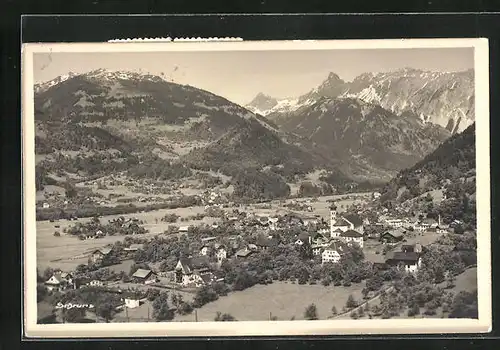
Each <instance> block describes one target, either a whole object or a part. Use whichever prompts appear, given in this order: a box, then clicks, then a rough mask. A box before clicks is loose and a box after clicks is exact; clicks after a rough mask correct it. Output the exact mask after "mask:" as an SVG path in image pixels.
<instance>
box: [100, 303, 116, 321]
mask: <svg viewBox="0 0 500 350" xmlns="http://www.w3.org/2000/svg"><path fill="white" fill-rule="evenodd" d="M115 312H116V309H115V306H114V305H113V303H111V302H110V301H107V300H105V301H103V302H101V303H99V304H98V305H97V306H96V313H97V315H98V316H100V317H102V318H104V320H105V321H106V323H109V321H111V320H112V319H113V317H114V315H115Z"/></svg>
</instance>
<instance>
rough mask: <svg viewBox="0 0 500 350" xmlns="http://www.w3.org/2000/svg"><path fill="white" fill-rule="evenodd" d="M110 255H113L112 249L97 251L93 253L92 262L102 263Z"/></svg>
mask: <svg viewBox="0 0 500 350" xmlns="http://www.w3.org/2000/svg"><path fill="white" fill-rule="evenodd" d="M109 253H111V248H101V249H96V250H94V252H93V253H92V255H91V257H90V260H91V261H92V262H93V263H94V264H98V263H100V262H101V261H102V260H103V259H104V258H105V257H106V256H107V255H108V254H109Z"/></svg>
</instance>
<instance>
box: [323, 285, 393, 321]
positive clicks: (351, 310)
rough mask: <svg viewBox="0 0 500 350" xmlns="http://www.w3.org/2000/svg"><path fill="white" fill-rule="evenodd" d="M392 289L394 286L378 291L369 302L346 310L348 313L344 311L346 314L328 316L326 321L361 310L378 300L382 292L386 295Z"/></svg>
mask: <svg viewBox="0 0 500 350" xmlns="http://www.w3.org/2000/svg"><path fill="white" fill-rule="evenodd" d="M393 289H394V286H390V287H387V288H386V289H384V290H382V291H380V292H379V293H378V294H377V295H375V296H374V297H373V298H371V299H370V300H367V301H365V302H363V303H361V304H360V305H358V306H356V307H355V308H354V309H350V310H348V311H346V312H342V313H340V314H337V315H335V316H330V317H328V319H329V320H333V319H336V318H339V317H342V316H345V315H347V314H350V313H351V312H354V311H358V310H359V309H361V308H362V307H364V306H365V305H366V304H368V303H372V302H374V301H376V300H378V299H380V295H381V294H382V292H386V293H388V292H391V291H392V290H393Z"/></svg>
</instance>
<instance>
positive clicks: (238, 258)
mask: <svg viewBox="0 0 500 350" xmlns="http://www.w3.org/2000/svg"><path fill="white" fill-rule="evenodd" d="M22 51H23V52H22V56H23V61H22V68H23V69H22V80H23V91H22V102H23V162H24V163H23V165H24V167H23V170H24V172H23V181H24V182H23V188H24V193H23V198H24V220H25V221H24V232H23V237H24V238H23V242H24V252H23V253H24V276H23V281H24V282H23V283H24V290H25V295H24V297H25V305H24V310H23V315H24V325H25V333H26V335H27V336H28V337H124V336H126V337H127V336H134V337H137V336H204V337H214V336H257V335H266V336H279V335H286V336H291V335H334V334H394V333H400V334H411V333H413V334H415V333H464V332H466V333H476V332H488V331H489V330H490V326H491V276H490V274H491V272H490V169H489V101H488V95H489V87H488V74H489V73H488V41H487V40H486V39H432V40H421V39H411V40H409V39H407V40H354V41H350V40H342V41H266V42H246V41H235V42H230V41H225V42H143V43H140V42H139V43H137V42H136V43H100V44H86V43H71V44H25V45H24V46H23V48H22Z"/></svg>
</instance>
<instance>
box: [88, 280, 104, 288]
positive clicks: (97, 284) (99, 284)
mask: <svg viewBox="0 0 500 350" xmlns="http://www.w3.org/2000/svg"><path fill="white" fill-rule="evenodd" d="M87 286H90V287H103V286H104V282H103V281H100V280H92V281H90V282H89V283H87Z"/></svg>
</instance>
